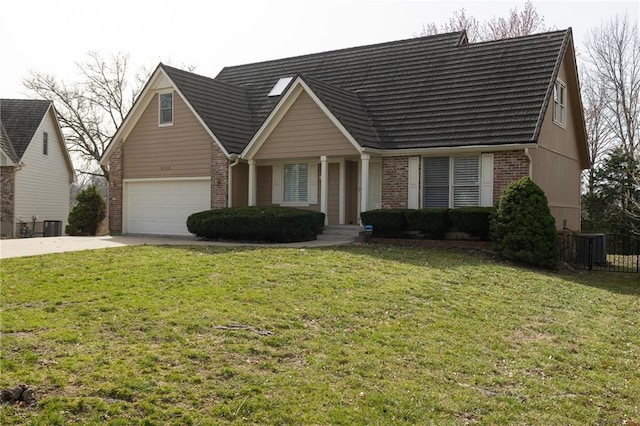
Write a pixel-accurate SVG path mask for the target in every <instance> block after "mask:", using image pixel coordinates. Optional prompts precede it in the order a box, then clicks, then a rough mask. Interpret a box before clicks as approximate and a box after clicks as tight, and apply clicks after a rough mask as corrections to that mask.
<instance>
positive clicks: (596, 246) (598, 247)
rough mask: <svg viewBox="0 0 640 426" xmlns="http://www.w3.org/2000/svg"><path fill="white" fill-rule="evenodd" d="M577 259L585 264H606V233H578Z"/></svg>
mask: <svg viewBox="0 0 640 426" xmlns="http://www.w3.org/2000/svg"><path fill="white" fill-rule="evenodd" d="M576 260H577V261H578V262H579V263H583V264H585V265H587V264H588V265H606V264H607V239H606V236H605V235H604V234H578V235H576Z"/></svg>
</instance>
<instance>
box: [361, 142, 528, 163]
mask: <svg viewBox="0 0 640 426" xmlns="http://www.w3.org/2000/svg"><path fill="white" fill-rule="evenodd" d="M537 147H538V144H537V143H536V142H529V143H518V144H502V145H469V146H443V147H437V148H408V149H378V148H369V147H363V148H362V152H366V153H369V154H374V155H380V156H385V157H403V156H418V155H438V154H442V155H444V154H447V155H450V154H464V153H472V152H473V153H475V152H498V151H519V150H523V149H524V150H528V149H530V148H537ZM529 164H531V162H529Z"/></svg>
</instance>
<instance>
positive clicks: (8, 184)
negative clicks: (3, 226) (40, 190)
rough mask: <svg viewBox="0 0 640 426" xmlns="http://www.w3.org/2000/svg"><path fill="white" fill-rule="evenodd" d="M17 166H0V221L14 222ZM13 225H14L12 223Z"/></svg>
mask: <svg viewBox="0 0 640 426" xmlns="http://www.w3.org/2000/svg"><path fill="white" fill-rule="evenodd" d="M15 176H16V175H15V168H14V167H13V166H2V167H0V193H1V194H2V200H0V207H1V208H0V222H7V223H11V224H12V223H13V215H14V211H15V185H16V183H15V182H16V178H15ZM12 226H13V225H12Z"/></svg>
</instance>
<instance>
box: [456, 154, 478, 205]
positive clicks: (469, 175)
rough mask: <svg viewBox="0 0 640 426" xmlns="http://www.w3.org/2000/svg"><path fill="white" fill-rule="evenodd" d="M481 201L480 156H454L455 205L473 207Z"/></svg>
mask: <svg viewBox="0 0 640 426" xmlns="http://www.w3.org/2000/svg"><path fill="white" fill-rule="evenodd" d="M479 202H480V158H479V157H477V156H475V157H453V207H472V206H477V205H478V204H479Z"/></svg>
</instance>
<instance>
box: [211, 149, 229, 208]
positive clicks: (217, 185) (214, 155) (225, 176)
mask: <svg viewBox="0 0 640 426" xmlns="http://www.w3.org/2000/svg"><path fill="white" fill-rule="evenodd" d="M228 193H229V160H228V159H227V157H226V156H225V155H224V153H223V152H222V151H221V150H220V147H218V145H217V144H215V143H212V144H211V208H212V209H219V208H223V207H227V206H228V199H229V196H228Z"/></svg>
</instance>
